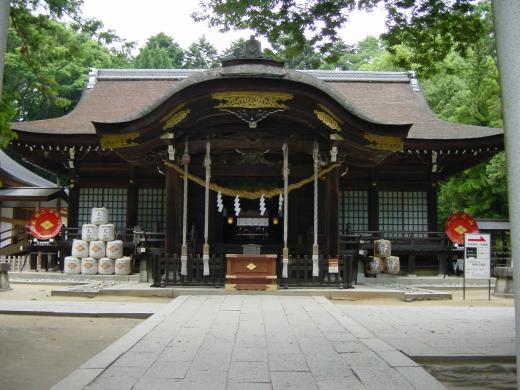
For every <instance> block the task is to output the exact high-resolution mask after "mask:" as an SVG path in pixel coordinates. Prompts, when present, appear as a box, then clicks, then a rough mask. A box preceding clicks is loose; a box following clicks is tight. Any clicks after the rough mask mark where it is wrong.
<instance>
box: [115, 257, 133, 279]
mask: <svg viewBox="0 0 520 390" xmlns="http://www.w3.org/2000/svg"><path fill="white" fill-rule="evenodd" d="M131 265H132V259H131V258H130V257H127V256H124V257H121V258H119V259H116V262H115V265H114V269H115V274H116V275H130V269H131Z"/></svg>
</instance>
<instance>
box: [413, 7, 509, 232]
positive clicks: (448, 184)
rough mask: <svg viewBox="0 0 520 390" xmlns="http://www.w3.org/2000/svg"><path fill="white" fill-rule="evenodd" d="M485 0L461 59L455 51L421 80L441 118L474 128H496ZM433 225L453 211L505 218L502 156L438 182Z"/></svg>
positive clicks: (494, 71) (496, 83)
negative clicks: (478, 27)
mask: <svg viewBox="0 0 520 390" xmlns="http://www.w3.org/2000/svg"><path fill="white" fill-rule="evenodd" d="M490 8H491V7H490V4H489V2H481V3H479V4H477V6H476V13H477V15H478V16H479V18H480V19H481V20H482V22H483V23H482V25H483V26H484V27H485V28H484V33H483V34H482V36H481V38H480V39H479V40H478V42H477V43H476V44H475V45H473V46H472V47H471V48H470V50H469V51H468V55H467V56H466V58H462V57H461V56H460V55H458V54H457V53H455V52H452V53H450V54H449V55H448V57H447V58H446V59H445V60H444V61H443V62H442V63H440V64H439V66H438V72H437V73H436V74H435V75H433V76H431V77H430V78H429V79H427V80H424V81H422V83H421V84H422V86H423V89H424V93H425V96H426V98H427V100H428V103H429V104H430V106H431V107H432V109H433V110H434V111H435V112H436V113H437V115H438V116H440V117H441V118H443V119H445V120H448V121H453V122H458V123H467V124H473V125H479V126H489V127H502V116H501V112H502V110H501V101H500V87H499V79H498V69H497V64H496V53H495V46H494V38H493V26H492V20H491V9H490ZM438 199H439V201H438V205H439V222H440V223H443V222H444V220H445V219H446V218H447V217H448V216H449V215H450V214H451V213H453V212H455V211H461V210H462V211H466V212H469V213H470V214H472V215H473V216H475V217H480V218H483V217H488V218H496V217H501V218H506V217H507V216H508V208H507V204H508V203H507V178H506V162H505V154H504V152H500V153H498V154H497V155H496V156H495V157H493V158H492V159H491V160H490V161H489V162H484V163H482V164H479V165H477V166H475V167H473V168H470V169H468V170H465V171H464V172H461V173H459V174H457V175H455V176H453V177H451V178H449V179H448V180H445V181H444V182H443V183H441V186H440V191H439V198H438Z"/></svg>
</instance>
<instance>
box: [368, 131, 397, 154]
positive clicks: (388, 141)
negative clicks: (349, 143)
mask: <svg viewBox="0 0 520 390" xmlns="http://www.w3.org/2000/svg"><path fill="white" fill-rule="evenodd" d="M364 138H365V139H366V140H367V141H369V142H371V145H368V147H369V148H372V149H377V150H387V151H390V152H402V151H403V140H402V138H401V137H395V136H388V135H378V134H365V135H364Z"/></svg>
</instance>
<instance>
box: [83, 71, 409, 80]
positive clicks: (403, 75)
mask: <svg viewBox="0 0 520 390" xmlns="http://www.w3.org/2000/svg"><path fill="white" fill-rule="evenodd" d="M94 71H97V73H94ZM204 71H206V69H98V70H92V71H91V76H94V77H96V79H97V80H181V79H185V78H187V77H190V76H192V75H194V74H197V73H200V72H204ZM297 71H298V72H302V73H306V74H308V75H311V76H314V77H316V78H318V79H320V80H323V81H360V82H385V83H387V82H398V83H409V82H410V80H412V79H413V78H414V75H413V73H412V72H369V71H353V70H352V71H351V70H346V71H339V70H338V71H335V70H297Z"/></svg>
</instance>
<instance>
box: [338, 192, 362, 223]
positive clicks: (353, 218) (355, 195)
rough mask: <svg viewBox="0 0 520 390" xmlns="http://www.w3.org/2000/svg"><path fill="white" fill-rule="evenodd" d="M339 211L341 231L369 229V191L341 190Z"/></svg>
mask: <svg viewBox="0 0 520 390" xmlns="http://www.w3.org/2000/svg"><path fill="white" fill-rule="evenodd" d="M338 211H339V231H340V233H346V232H347V231H349V230H368V191H364V190H348V191H341V194H340V198H339V210H338Z"/></svg>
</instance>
